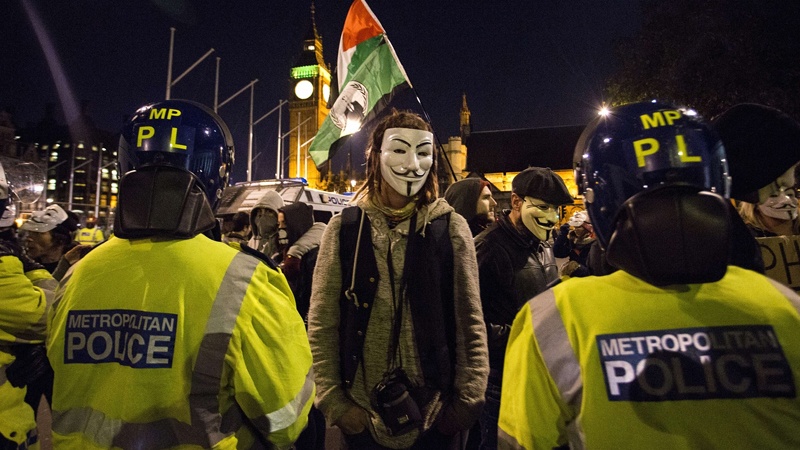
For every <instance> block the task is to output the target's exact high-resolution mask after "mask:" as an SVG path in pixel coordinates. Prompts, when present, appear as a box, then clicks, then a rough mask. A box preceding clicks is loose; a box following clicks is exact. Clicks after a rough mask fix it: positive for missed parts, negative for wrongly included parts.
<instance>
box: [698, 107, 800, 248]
mask: <svg viewBox="0 0 800 450" xmlns="http://www.w3.org/2000/svg"><path fill="white" fill-rule="evenodd" d="M713 127H714V129H715V130H716V132H717V133H718V134H719V137H720V139H722V143H723V144H724V146H725V152H726V154H727V162H728V167H729V168H730V173H731V178H732V181H733V184H732V185H731V197H732V198H734V199H736V202H737V206H738V209H739V214H740V216H741V217H742V219H743V220H744V223H745V224H746V225H747V228H748V229H749V230H750V232H751V233H752V234H753V235H754V236H756V237H771V236H792V235H798V234H800V220H798V217H797V214H798V210H797V194H796V188H797V180H796V173H797V172H796V171H797V164H798V161H800V123H798V122H797V121H796V120H795V119H794V118H792V117H791V116H789V115H788V114H786V113H784V112H782V111H780V110H777V109H775V108H772V107H769V106H765V105H760V104H756V103H740V104H738V105H734V106H732V107H731V108H729V109H728V110H726V111H725V112H723V113H722V114H720V115H719V116H718V117H716V118H715V119H714V122H713Z"/></svg>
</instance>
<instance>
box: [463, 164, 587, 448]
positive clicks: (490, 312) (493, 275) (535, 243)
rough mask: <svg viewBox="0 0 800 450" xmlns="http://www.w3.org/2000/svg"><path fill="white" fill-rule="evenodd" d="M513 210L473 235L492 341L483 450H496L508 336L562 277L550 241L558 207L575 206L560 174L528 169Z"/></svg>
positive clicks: (516, 182) (515, 190)
mask: <svg viewBox="0 0 800 450" xmlns="http://www.w3.org/2000/svg"><path fill="white" fill-rule="evenodd" d="M511 188H512V192H511V210H510V211H509V210H505V211H503V212H502V213H501V214H498V217H497V220H496V221H495V223H494V224H492V225H491V226H490V227H489V228H487V229H486V230H484V231H483V232H481V233H480V234H478V236H476V237H475V249H476V253H477V257H478V272H479V275H480V291H481V304H482V305H483V317H484V320H485V322H486V330H487V334H488V343H489V368H490V372H489V384H488V387H487V391H486V405H485V406H484V410H483V413H482V414H481V417H480V423H481V439H482V442H481V448H496V446H497V417H498V414H499V411H500V387H501V380H502V377H503V359H504V357H505V348H506V343H507V342H508V333H509V331H510V329H511V324H512V322H513V321H514V316H515V315H516V314H517V311H518V310H519V308H520V307H521V306H522V305H524V304H525V302H527V301H528V300H530V299H531V298H532V297H533V296H535V295H536V294H539V293H540V292H543V291H545V290H546V289H547V285H548V284H549V283H551V282H553V281H555V280H557V279H558V267H557V266H556V260H555V256H554V255H553V249H552V248H551V246H550V243H549V242H548V240H549V238H550V235H551V233H552V231H553V228H554V227H555V225H556V224H557V223H558V221H559V206H561V205H567V204H571V203H573V199H572V196H571V195H570V193H569V191H568V190H567V186H566V185H565V184H564V180H562V179H561V177H560V176H558V174H556V173H555V172H553V171H552V170H550V169H549V168H542V167H529V168H527V169H525V170H523V171H522V172H520V173H519V174H518V175H517V176H516V177H514V179H513V180H512V182H511Z"/></svg>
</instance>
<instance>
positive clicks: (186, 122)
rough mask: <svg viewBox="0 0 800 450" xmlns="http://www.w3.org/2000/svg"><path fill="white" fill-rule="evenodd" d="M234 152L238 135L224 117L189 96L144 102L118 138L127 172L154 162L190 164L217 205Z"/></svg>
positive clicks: (173, 165) (213, 204)
mask: <svg viewBox="0 0 800 450" xmlns="http://www.w3.org/2000/svg"><path fill="white" fill-rule="evenodd" d="M233 155H234V149H233V138H232V137H231V133H230V131H229V130H228V126H227V125H226V124H225V122H224V121H223V120H222V118H220V117H219V116H218V115H217V113H215V112H214V111H213V110H211V109H210V108H208V107H207V106H205V105H202V104H200V103H196V102H192V101H189V100H166V101H163V102H158V103H151V104H148V105H145V106H142V107H141V108H139V109H138V110H136V113H135V114H134V115H133V117H131V119H130V120H129V121H128V122H127V123H126V125H125V128H124V129H123V131H122V135H121V136H120V141H119V164H120V170H121V171H122V173H126V172H128V171H130V170H133V169H140V168H142V167H147V166H154V165H159V166H171V167H176V168H181V169H185V170H187V171H189V172H191V173H193V174H194V175H195V177H197V180H198V181H199V182H200V183H201V184H202V186H203V190H204V191H205V193H206V197H207V198H208V202H209V204H210V205H211V207H212V209H216V207H217V204H218V202H219V198H220V196H221V195H222V190H223V189H224V188H225V186H226V185H227V184H228V178H229V176H230V173H231V169H232V166H233Z"/></svg>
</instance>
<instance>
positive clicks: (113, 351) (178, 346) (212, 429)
mask: <svg viewBox="0 0 800 450" xmlns="http://www.w3.org/2000/svg"><path fill="white" fill-rule="evenodd" d="M48 357H49V358H50V360H51V364H52V365H53V370H54V371H55V374H56V375H55V378H56V381H55V386H54V392H53V440H54V443H55V444H56V446H58V447H59V448H60V447H64V448H111V447H120V448H170V447H177V446H181V448H183V447H184V446H186V447H187V448H198V447H199V448H236V447H237V441H238V446H239V447H240V448H242V447H244V448H247V447H250V446H251V445H252V444H253V443H254V439H255V436H254V433H256V432H257V433H259V434H261V435H262V436H267V437H268V439H269V440H270V441H271V442H272V443H273V444H275V445H276V446H278V447H288V446H289V445H290V444H291V443H292V442H293V441H294V440H295V439H296V438H297V436H298V435H299V433H300V431H302V429H303V427H304V426H305V424H306V421H307V415H308V410H309V409H310V407H311V403H312V401H313V398H314V384H313V374H312V372H311V351H310V348H309V345H308V340H307V338H306V333H305V327H304V324H303V321H302V319H301V318H300V316H299V315H298V313H297V311H296V309H295V305H294V301H293V299H292V296H291V292H290V290H289V287H288V285H287V284H286V280H285V278H284V277H283V276H282V275H280V273H278V272H276V271H274V270H272V269H270V268H268V267H267V266H266V265H265V264H263V263H261V262H260V261H258V260H257V259H256V258H253V257H251V256H249V255H247V254H245V253H242V252H239V251H237V250H235V249H233V248H231V247H229V246H227V245H225V244H222V243H218V242H213V241H211V240H209V239H208V238H206V237H204V236H202V235H200V236H196V237H194V238H191V239H185V240H158V239H137V240H127V239H119V238H112V239H110V240H109V241H108V242H106V243H104V244H103V245H102V246H100V247H97V248H95V249H94V250H93V251H92V252H91V253H89V254H88V255H87V256H86V257H84V258H83V259H82V260H81V264H79V265H76V266H74V268H73V272H71V273H70V274H68V275H67V276H66V277H65V278H64V279H63V280H62V282H61V285H60V286H59V292H58V294H57V297H56V304H55V308H54V315H53V316H52V321H51V331H50V336H49V338H48Z"/></svg>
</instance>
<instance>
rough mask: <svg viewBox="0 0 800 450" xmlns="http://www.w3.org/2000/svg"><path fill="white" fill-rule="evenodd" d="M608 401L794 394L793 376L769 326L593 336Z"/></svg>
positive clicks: (654, 400)
mask: <svg viewBox="0 0 800 450" xmlns="http://www.w3.org/2000/svg"><path fill="white" fill-rule="evenodd" d="M596 339H597V349H598V351H599V352H600V361H601V364H602V368H603V376H604V377H605V381H606V390H607V392H606V393H607V395H608V399H609V400H610V401H633V402H658V401H675V400H705V399H731V398H754V397H763V398H777V397H785V398H794V397H795V393H796V388H795V383H794V378H793V375H792V370H791V367H790V366H789V361H788V360H787V359H786V356H785V355H784V353H783V349H782V347H781V344H780V342H778V337H777V334H775V330H774V329H773V328H772V326H770V325H748V326H723V327H705V328H682V329H673V330H653V331H644V332H637V333H621V334H604V335H598V336H597V338H596Z"/></svg>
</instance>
